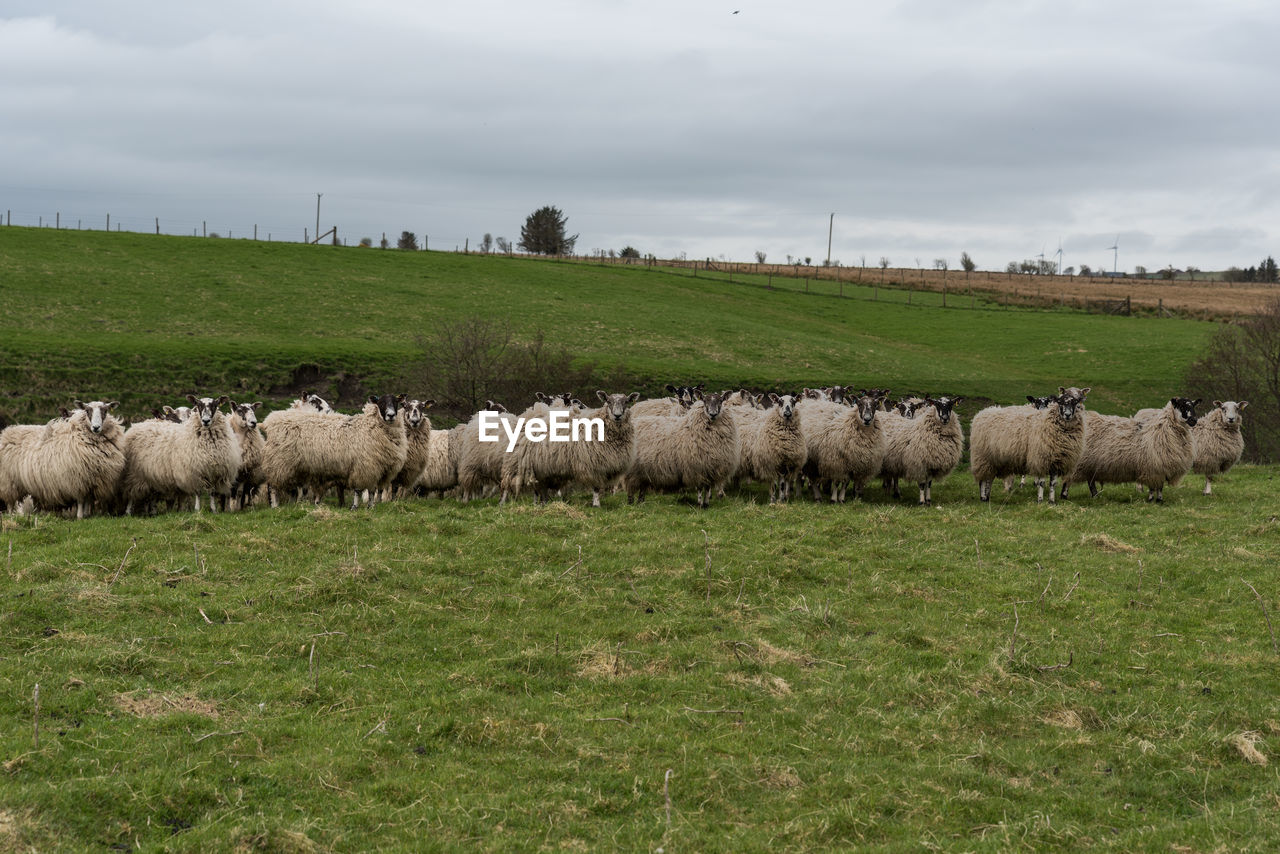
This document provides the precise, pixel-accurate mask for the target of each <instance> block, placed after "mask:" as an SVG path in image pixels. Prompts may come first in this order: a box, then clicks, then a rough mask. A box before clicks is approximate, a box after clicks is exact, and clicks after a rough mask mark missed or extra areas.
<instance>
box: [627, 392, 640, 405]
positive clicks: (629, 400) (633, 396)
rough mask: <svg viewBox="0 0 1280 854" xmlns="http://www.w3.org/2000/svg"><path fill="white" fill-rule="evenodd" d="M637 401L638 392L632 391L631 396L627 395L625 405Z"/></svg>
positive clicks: (638, 397)
mask: <svg viewBox="0 0 1280 854" xmlns="http://www.w3.org/2000/svg"><path fill="white" fill-rule="evenodd" d="M639 399H640V392H638V391H633V392H631V394H629V395H627V403H635V402H636V401H637V400H639Z"/></svg>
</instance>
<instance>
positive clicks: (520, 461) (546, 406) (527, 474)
mask: <svg viewBox="0 0 1280 854" xmlns="http://www.w3.org/2000/svg"><path fill="white" fill-rule="evenodd" d="M535 396H536V397H537V400H536V401H535V402H534V403H533V404H532V405H531V406H530V407H529V408H528V409H526V410H525V411H524V412H521V413H520V415H519V416H518V417H517V418H516V419H515V425H516V426H515V430H516V437H515V440H514V442H515V444H514V445H511V446H510V447H509V445H510V439H509V437H507V436H505V435H503V436H502V438H501V444H502V446H503V454H502V458H501V462H500V463H499V467H500V474H499V477H498V482H499V489H500V491H501V493H502V500H501V501H500V502H499V503H501V504H506V503H507V499H508V498H515V497H517V496H519V495H520V491H521V490H522V489H523V488H524V487H525V486H529V487H533V488H535V489H536V484H535V483H534V481H533V480H532V478H533V477H534V475H533V474H532V472H533V471H534V469H535V468H537V466H536V465H535V464H534V463H533V462H532V458H533V457H541V456H547V455H549V454H553V453H554V451H555V450H556V449H554V448H551V447H550V445H551V443H550V442H530V441H529V440H528V439H527V438H526V434H525V431H524V428H523V426H522V425H528V424H530V423H532V422H539V423H540V424H543V425H550V423H551V413H552V412H572V411H574V410H575V409H576V408H577V407H581V405H582V401H580V400H576V399H575V398H574V396H573V395H572V394H569V393H565V394H557V395H549V394H543V393H542V392H538V393H537V394H536V395H535ZM575 404H576V406H575ZM559 488H560V487H559V486H557V487H556V489H557V490H558V489H559ZM537 494H538V500H539V501H544V500H546V498H545V493H544V491H543V490H540V489H539V490H538V492H537Z"/></svg>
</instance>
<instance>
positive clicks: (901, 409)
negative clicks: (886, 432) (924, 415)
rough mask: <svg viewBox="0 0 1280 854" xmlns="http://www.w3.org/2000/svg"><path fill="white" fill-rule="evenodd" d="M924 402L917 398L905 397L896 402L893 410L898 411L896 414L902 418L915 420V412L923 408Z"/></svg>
mask: <svg viewBox="0 0 1280 854" xmlns="http://www.w3.org/2000/svg"><path fill="white" fill-rule="evenodd" d="M924 403H925V402H924V401H923V400H921V399H920V398H918V397H906V398H903V399H902V400H900V401H898V402H897V404H895V405H894V408H895V409H897V410H898V414H899V415H901V416H902V417H903V418H915V417H916V411H917V410H918V409H919V408H920V407H922V406H924Z"/></svg>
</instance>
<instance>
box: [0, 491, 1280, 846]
mask: <svg viewBox="0 0 1280 854" xmlns="http://www.w3.org/2000/svg"><path fill="white" fill-rule="evenodd" d="M1275 476H1276V472H1275V470H1274V469H1272V468H1253V467H1245V468H1242V469H1240V470H1238V471H1237V472H1235V473H1233V474H1232V475H1231V476H1230V477H1229V478H1227V479H1226V480H1225V481H1223V482H1222V483H1221V484H1220V485H1219V487H1218V489H1217V490H1216V492H1215V495H1214V496H1213V497H1212V498H1210V499H1207V500H1206V499H1204V498H1202V497H1201V496H1199V495H1197V494H1196V493H1195V490H1194V488H1193V487H1190V488H1189V487H1184V488H1183V489H1181V490H1178V491H1177V492H1176V494H1174V495H1173V496H1172V497H1171V498H1170V499H1169V503H1168V504H1166V505H1165V506H1163V507H1152V506H1150V505H1147V504H1145V503H1144V502H1142V501H1141V500H1140V499H1139V498H1138V497H1137V495H1136V493H1135V492H1134V491H1133V490H1132V489H1127V488H1120V487H1112V488H1109V489H1108V490H1107V491H1106V492H1104V493H1103V496H1101V497H1100V498H1099V499H1097V500H1095V501H1087V500H1076V501H1074V502H1069V503H1066V504H1063V505H1060V506H1058V507H1056V508H1055V507H1045V506H1036V505H1035V504H1034V500H1033V497H1032V496H1031V495H1029V494H1028V492H1027V491H1025V490H1024V491H1021V492H1019V493H1016V494H1014V495H1013V496H1012V497H1010V498H1008V499H1006V498H1004V497H1003V496H999V497H998V498H997V500H996V501H995V502H993V503H992V504H991V505H990V506H987V505H980V504H978V503H977V502H976V501H975V500H974V498H973V495H974V488H973V484H972V481H971V480H969V479H968V478H967V477H963V476H956V477H953V478H952V479H951V480H950V481H948V482H947V483H946V484H945V485H944V486H943V487H942V488H941V489H939V490H938V491H937V493H936V494H937V496H938V501H939V506H937V507H935V508H932V509H917V508H915V507H909V506H900V505H892V504H889V503H887V502H885V501H884V500H883V499H882V498H881V497H880V496H879V495H878V494H876V495H874V496H873V497H872V498H871V499H870V500H869V502H868V503H867V504H863V505H848V506H831V505H814V504H811V503H807V502H801V503H796V504H794V505H790V506H780V507H769V506H767V505H760V504H756V503H752V502H751V501H750V500H747V499H740V498H736V497H735V498H731V499H729V500H726V501H722V502H718V503H717V504H715V505H714V506H713V507H712V509H711V510H709V511H706V512H699V511H697V510H695V509H693V508H691V507H690V506H689V505H688V504H686V503H683V502H680V501H677V500H674V499H670V498H666V497H659V498H655V499H651V500H650V501H648V502H646V503H645V504H644V505H642V506H640V507H627V506H626V505H625V504H623V503H621V500H620V498H618V497H610V498H608V499H607V500H606V502H605V503H606V506H605V507H604V508H602V510H601V511H594V512H593V511H589V510H588V509H585V508H583V506H582V502H581V499H575V500H574V502H573V504H571V505H566V504H563V503H556V504H551V505H548V506H547V507H545V508H537V507H535V506H533V505H530V504H520V505H517V506H515V507H503V508H500V507H498V506H496V505H495V504H492V503H487V502H482V503H473V504H469V505H461V504H458V503H456V502H453V501H447V502H439V501H436V500H431V501H426V502H421V501H418V502H409V503H398V504H389V505H384V506H380V507H378V508H377V509H376V511H375V512H372V513H369V512H365V511H360V512H356V513H349V512H345V511H341V512H338V511H334V510H332V509H329V508H323V509H320V510H307V509H302V508H299V507H292V508H286V509H281V510H278V511H271V510H261V511H251V512H248V513H244V514H238V515H231V516H227V515H223V516H208V515H206V516H203V517H193V516H192V515H190V514H177V513H175V514H169V515H166V516H163V517H158V518H155V519H115V518H95V519H90V520H87V521H85V522H82V523H76V522H70V521H62V520H57V519H48V518H43V519H39V520H38V521H32V520H31V519H18V520H14V519H5V521H4V523H3V524H4V527H3V532H2V533H0V559H6V561H7V562H6V572H5V573H4V574H3V576H0V579H2V580H0V601H2V602H3V603H4V605H3V607H2V608H0V628H2V631H0V721H3V723H2V724H0V761H2V762H3V778H4V785H3V787H0V850H14V851H16V850H28V849H32V850H39V851H56V850H66V851H82V850H103V849H108V848H117V849H119V850H125V849H134V848H135V846H140V847H141V848H142V849H144V850H160V849H163V850H174V851H212V850H219V851H232V850H236V851H249V850H265V851H295V852H298V851H324V850H329V851H354V850H370V849H374V848H376V849H377V850H383V851H420V850H423V849H424V848H429V849H432V850H456V851H463V850H511V851H527V850H534V849H549V850H564V849H567V850H579V851H601V850H629V851H653V850H657V849H658V848H662V849H663V850H664V851H668V852H672V851H676V852H678V851H701V852H714V851H725V852H728V851H735V852H736V851H760V850H791V851H798V850H814V851H817V850H850V849H851V848H854V847H860V848H861V849H866V848H870V849H872V850H907V849H910V850H919V849H928V850H967V851H1008V850H1012V849H1014V848H1020V847H1025V848H1028V849H1030V850H1037V851H1044V850H1062V851H1078V850H1092V849H1103V850H1116V851H1138V850H1143V851H1171V850H1178V851H1182V850H1197V851H1213V850H1230V851H1258V852H1263V851H1274V850H1276V849H1277V847H1278V846H1280V811H1278V810H1277V808H1276V803H1277V798H1278V797H1280V779H1278V778H1277V773H1276V770H1275V767H1274V761H1275V757H1276V753H1277V751H1280V723H1278V721H1280V706H1278V705H1277V700H1276V694H1275V691H1274V690H1272V689H1271V686H1274V684H1275V671H1276V666H1277V662H1278V661H1280V655H1277V652H1276V649H1275V646H1274V639H1273V638H1272V637H1271V635H1270V634H1269V627H1268V622H1267V620H1268V616H1270V618H1271V619H1272V620H1274V619H1276V614H1275V611H1276V596H1277V581H1276V578H1275V575H1274V572H1272V571H1271V569H1270V567H1273V566H1274V565H1275V562H1276V560H1277V559H1278V558H1280V528H1278V527H1277V522H1276V517H1275V514H1274V510H1273V509H1269V508H1273V506H1274V502H1273V501H1272V500H1271V499H1272V497H1273V496H1274V493H1275V488H1276V482H1275ZM874 492H877V493H878V490H876V491H874ZM6 555H8V557H7V558H6ZM1250 584H1252V585H1253V586H1254V587H1255V588H1256V589H1257V591H1258V593H1259V594H1260V595H1261V596H1262V597H1264V601H1265V602H1266V603H1267V604H1266V607H1267V608H1268V611H1267V612H1266V613H1264V611H1263V610H1262V608H1261V607H1260V602H1259V600H1258V599H1257V598H1256V597H1255V595H1254V593H1253V591H1252V590H1251V589H1250V587H1249V585H1250ZM36 684H39V686H40V695H39V716H38V727H39V737H38V745H37V744H36V733H35V728H36V724H37V716H36V709H35V702H34V693H35V691H34V689H35V685H36ZM668 771H669V772H670V777H669V778H668Z"/></svg>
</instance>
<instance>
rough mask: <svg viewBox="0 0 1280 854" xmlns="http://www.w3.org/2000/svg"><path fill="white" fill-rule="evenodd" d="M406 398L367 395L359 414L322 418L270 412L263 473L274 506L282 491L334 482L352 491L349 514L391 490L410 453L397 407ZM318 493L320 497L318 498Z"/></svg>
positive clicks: (341, 496)
mask: <svg viewBox="0 0 1280 854" xmlns="http://www.w3.org/2000/svg"><path fill="white" fill-rule="evenodd" d="M404 399H405V395H403V394H401V395H390V394H384V395H382V396H381V397H377V396H374V395H370V396H369V402H368V403H366V404H365V406H364V409H363V410H362V411H361V412H360V413H359V414H358V415H323V414H321V413H319V412H307V411H305V410H300V411H297V412H295V411H293V410H280V411H279V412H273V413H271V415H270V416H268V418H267V419H266V420H265V421H264V422H263V425H264V426H265V427H266V431H267V446H266V453H265V455H264V470H265V473H266V478H267V483H268V484H270V486H271V488H272V490H273V492H275V493H276V494H275V495H273V496H272V503H273V505H274V504H275V502H276V501H277V500H278V495H279V493H280V492H281V491H282V490H288V489H294V488H296V487H298V486H301V485H311V486H313V487H319V486H321V485H323V484H328V483H337V484H338V485H339V486H340V488H341V491H340V492H339V495H338V501H339V503H345V502H344V500H343V493H344V491H345V490H347V489H350V490H352V491H353V493H354V495H353V499H352V503H351V509H352V510H354V509H356V508H357V507H359V506H360V497H361V494H362V493H364V492H366V491H367V492H368V493H369V497H368V501H367V503H368V506H370V507H372V506H373V505H374V504H376V503H377V500H378V497H379V496H380V495H381V494H382V493H383V492H384V491H385V490H387V489H388V488H390V486H391V481H392V479H393V478H395V476H396V475H397V474H399V473H400V469H401V468H403V467H404V461H405V457H406V456H407V453H408V447H407V441H406V439H405V430H404V422H403V421H402V420H401V419H400V417H399V413H400V407H401V405H402V404H403V403H404ZM317 494H318V493H317Z"/></svg>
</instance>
